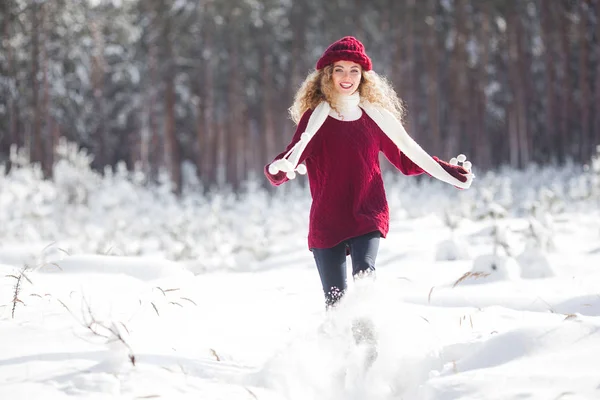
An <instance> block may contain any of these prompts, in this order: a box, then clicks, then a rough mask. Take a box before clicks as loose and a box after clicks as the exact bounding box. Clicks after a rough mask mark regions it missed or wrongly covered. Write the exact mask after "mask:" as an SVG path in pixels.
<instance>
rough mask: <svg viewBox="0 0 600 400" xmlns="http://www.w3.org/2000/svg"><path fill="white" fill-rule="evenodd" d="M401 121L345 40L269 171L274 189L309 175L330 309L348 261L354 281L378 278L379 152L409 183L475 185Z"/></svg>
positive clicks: (354, 45)
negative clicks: (417, 179) (422, 178)
mask: <svg viewBox="0 0 600 400" xmlns="http://www.w3.org/2000/svg"><path fill="white" fill-rule="evenodd" d="M402 113H403V109H402V106H401V102H400V100H399V99H398V96H397V95H396V93H395V91H394V89H393V88H392V87H391V85H390V84H389V83H388V82H387V81H386V80H385V79H384V78H382V77H380V76H379V75H377V74H376V73H375V72H374V71H372V64H371V59H370V58H369V57H368V56H367V54H366V53H365V49H364V46H363V44H362V43H361V42H359V41H358V40H357V39H355V38H354V37H351V36H347V37H344V38H342V39H340V40H338V41H337V42H335V43H333V44H331V45H330V46H329V47H328V48H327V49H326V50H325V52H324V53H323V55H322V56H321V58H320V59H319V60H318V62H317V65H316V70H315V71H314V72H312V73H311V74H309V75H308V77H307V78H306V80H305V81H304V83H303V84H302V86H301V87H300V89H299V90H298V92H297V93H296V96H295V99H294V104H293V105H292V107H291V108H290V114H291V116H292V119H293V120H294V122H295V123H297V124H298V125H297V129H296V133H295V134H294V137H293V139H292V141H291V143H290V144H289V145H288V147H287V149H286V150H285V151H284V152H283V153H281V154H279V155H278V156H277V157H276V158H275V160H274V162H272V163H271V164H269V165H267V166H266V167H265V175H266V176H267V178H268V179H269V181H270V182H271V183H272V184H273V185H275V186H278V185H281V184H282V183H284V182H286V181H287V180H289V179H293V178H294V177H295V175H296V172H298V173H300V174H304V173H306V172H308V179H309V184H310V191H311V195H312V200H313V201H312V206H311V210H310V222H309V234H308V247H309V249H310V250H311V251H312V253H313V256H314V259H315V262H316V264H317V269H318V271H319V275H320V277H321V283H322V285H323V291H324V293H325V302H326V306H327V308H329V307H331V306H333V305H335V304H336V302H337V301H338V300H339V299H340V298H341V296H342V295H343V293H344V291H345V290H346V287H347V284H346V257H347V255H348V254H349V255H350V256H351V258H352V267H353V268H352V269H353V270H352V275H353V276H354V277H357V276H359V275H364V274H366V275H371V274H373V273H374V271H375V259H376V257H377V251H378V247H379V239H380V238H381V237H384V238H385V237H386V235H387V233H388V230H389V209H388V204H387V201H386V196H385V190H384V186H383V179H382V176H381V169H380V166H379V152H383V154H384V155H385V156H386V158H387V159H388V160H389V161H390V162H391V163H392V164H393V165H394V166H395V167H396V168H398V169H399V170H400V171H401V172H402V173H403V174H405V175H419V174H422V173H424V172H426V173H428V174H429V175H431V176H434V177H435V178H437V179H440V180H442V181H445V182H447V183H450V184H452V185H454V186H457V187H459V188H465V189H466V188H468V187H469V186H470V184H471V181H472V179H473V177H474V176H473V175H472V174H471V173H470V163H468V162H466V163H464V164H463V165H464V167H463V166H459V165H454V164H450V163H446V162H444V161H442V160H439V159H438V158H437V157H430V156H429V155H427V153H425V151H423V150H422V149H421V148H420V146H419V145H418V144H416V142H414V140H412V139H411V138H410V136H408V134H407V133H406V131H405V130H404V128H403V127H402V124H401V123H400V120H401V119H402ZM462 157H464V156H462ZM462 161H464V158H463V160H462ZM301 163H305V164H306V166H304V165H302V164H301ZM465 167H466V168H465Z"/></svg>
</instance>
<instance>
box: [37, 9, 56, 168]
mask: <svg viewBox="0 0 600 400" xmlns="http://www.w3.org/2000/svg"><path fill="white" fill-rule="evenodd" d="M49 7H50V3H45V4H43V5H42V10H41V11H42V21H41V24H40V25H41V28H42V32H43V35H44V36H43V38H44V40H43V42H42V65H41V66H42V83H43V84H42V88H43V99H42V113H43V114H42V117H41V120H42V121H43V130H42V131H41V133H42V143H43V147H44V154H43V155H42V169H43V171H44V176H45V177H46V178H51V177H52V175H53V165H54V140H53V123H52V117H51V115H50V84H49V82H48V64H49V61H48V51H47V43H46V41H47V38H48V36H49V35H48V32H49V27H48V19H49V18H48V14H49V12H50V11H49V10H48V8H49Z"/></svg>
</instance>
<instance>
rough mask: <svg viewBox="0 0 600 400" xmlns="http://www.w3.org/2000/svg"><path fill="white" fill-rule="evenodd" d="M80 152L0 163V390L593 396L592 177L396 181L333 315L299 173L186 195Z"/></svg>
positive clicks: (597, 326)
mask: <svg viewBox="0 0 600 400" xmlns="http://www.w3.org/2000/svg"><path fill="white" fill-rule="evenodd" d="M78 157H79V158H78ZM67 158H68V160H67ZM83 158H84V157H83V156H82V155H79V156H75V155H73V154H71V155H69V156H68V157H65V163H62V164H61V163H59V164H58V165H57V168H56V171H57V173H56V176H55V182H47V181H42V180H41V178H40V177H39V173H38V172H36V171H35V170H34V169H32V168H31V167H29V166H27V165H25V163H24V164H23V166H22V167H18V168H17V167H15V168H14V169H13V170H12V171H11V173H10V174H8V175H7V174H0V185H1V190H0V332H1V337H2V340H1V341H0V399H11V400H19V399H44V400H54V399H152V398H157V399H211V400H212V399H227V400H230V399H249V400H252V399H260V400H262V399H265V400H269V399H293V400H299V399H302V400H309V399H319V400H337V399H340V400H341V399H357V400H358V399H369V400H378V399H381V400H384V399H385V400H387V399H426V400H434V399H435V400H450V399H503V400H505V399H519V400H523V399H598V398H600V367H599V360H600V318H599V316H600V213H599V211H598V198H599V197H598V196H597V195H598V192H597V191H596V192H594V190H597V188H598V186H594V185H597V181H594V179H595V178H594V176H593V175H589V174H587V175H586V174H584V173H581V174H578V173H577V172H576V170H577V169H576V168H575V167H573V168H570V169H569V168H565V169H562V170H552V169H548V170H536V169H534V170H530V171H526V172H522V173H516V172H513V171H502V172H500V173H496V174H485V175H482V176H478V178H477V180H476V181H475V183H474V185H473V188H471V189H470V190H468V191H459V190H456V189H454V188H452V187H450V186H448V185H445V186H444V185H442V184H438V183H435V182H432V181H431V179H428V178H424V179H416V178H408V177H403V176H398V174H392V175H391V176H392V178H388V183H387V189H388V199H389V202H390V207H391V213H392V222H391V231H390V234H389V236H388V238H387V239H385V240H383V241H382V243H381V246H380V253H379V257H378V263H377V268H378V270H377V271H378V272H377V279H376V280H375V281H374V282H372V281H361V282H357V283H354V282H350V285H351V287H350V291H349V292H348V295H347V296H346V297H345V298H344V301H343V302H342V304H340V306H339V308H338V309H337V310H335V311H333V312H330V313H326V312H325V310H324V308H323V301H322V293H321V288H320V281H319V278H318V275H317V271H316V268H315V267H314V262H313V260H312V256H311V253H310V252H309V251H308V250H307V249H306V225H307V218H308V207H309V204H310V199H309V198H308V191H307V189H305V188H302V187H300V185H299V184H298V182H294V183H290V184H288V185H284V186H283V187H281V188H278V190H277V191H276V192H274V194H272V195H270V194H268V193H267V192H265V191H263V190H259V189H257V188H256V187H255V186H252V185H251V186H250V187H249V189H248V193H247V194H245V195H243V196H242V197H241V198H237V199H236V198H235V197H234V196H230V195H226V194H223V193H220V194H214V193H213V194H209V195H207V196H203V195H200V194H199V193H195V192H193V191H191V190H187V191H186V194H185V195H184V197H183V199H182V200H176V199H174V198H173V197H172V196H170V195H169V194H168V190H167V189H165V187H164V186H159V187H156V188H153V189H148V188H144V187H142V186H140V185H138V184H137V183H136V179H138V178H136V176H131V175H128V174H125V173H124V172H123V171H121V172H117V173H115V174H114V175H112V176H109V177H107V178H104V179H100V177H99V176H97V175H95V174H94V173H92V172H91V171H89V169H87V168H86V167H85V165H83V166H82V165H81V164H78V161H77V160H80V161H81V162H83V164H85V160H84V159H83ZM82 160H83V161H82ZM574 171H575V172H574ZM534 178H535V179H534ZM17 285H18V289H16V287H17ZM15 293H16V294H15ZM363 319H368V320H369V321H371V322H372V323H373V325H374V327H375V333H376V335H377V352H378V357H377V359H376V360H375V362H374V363H373V364H372V365H371V366H370V367H369V368H367V367H366V365H368V364H367V362H366V358H367V356H366V355H367V351H366V350H367V349H366V347H365V346H364V345H357V344H356V343H355V341H354V338H353V335H352V332H351V326H352V324H353V322H355V321H356V320H363Z"/></svg>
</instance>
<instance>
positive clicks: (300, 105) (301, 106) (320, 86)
mask: <svg viewBox="0 0 600 400" xmlns="http://www.w3.org/2000/svg"><path fill="white" fill-rule="evenodd" d="M332 74H333V65H328V66H326V67H324V68H322V69H319V70H315V71H313V72H311V73H310V74H308V76H307V77H306V79H305V80H304V82H302V85H301V86H300V89H298V91H297V92H296V95H295V96H294V103H293V104H292V106H291V107H290V108H289V113H290V116H291V118H292V120H293V121H294V123H296V124H298V122H300V118H302V115H303V114H304V113H305V112H306V111H307V110H309V109H311V110H314V109H315V107H316V106H318V105H319V103H320V102H322V101H327V102H328V103H329V104H330V105H331V108H333V109H334V110H336V111H338V110H337V108H336V101H335V100H336V97H337V96H336V95H335V89H334V88H333V79H332V78H331V75H332ZM361 75H362V79H361V81H360V84H359V85H358V93H359V94H360V98H361V101H364V100H367V101H369V102H370V103H373V104H376V105H379V106H381V107H383V108H385V109H387V110H388V111H390V112H391V113H392V114H394V115H395V116H396V118H398V120H399V121H402V120H403V118H404V115H405V113H406V110H405V108H404V105H403V104H402V100H400V98H399V97H398V95H397V94H396V91H395V90H394V88H393V87H392V84H391V83H390V82H389V81H388V80H387V79H386V78H385V77H383V76H381V75H379V74H377V73H376V72H375V71H372V70H371V71H365V70H362V72H361Z"/></svg>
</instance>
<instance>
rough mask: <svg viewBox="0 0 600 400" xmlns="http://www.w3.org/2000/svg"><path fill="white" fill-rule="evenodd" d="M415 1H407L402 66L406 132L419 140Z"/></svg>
mask: <svg viewBox="0 0 600 400" xmlns="http://www.w3.org/2000/svg"><path fill="white" fill-rule="evenodd" d="M414 19H415V0H407V1H406V14H405V16H404V25H406V32H405V34H406V42H405V43H406V47H405V51H404V57H403V59H402V64H403V65H404V66H405V67H404V69H403V72H402V74H403V75H404V76H403V79H404V82H405V84H404V85H403V88H404V91H405V99H406V103H407V108H408V114H407V120H406V130H407V131H408V132H409V134H410V135H411V136H412V137H413V138H415V139H416V140H418V137H417V135H418V131H417V124H416V123H417V118H416V117H417V115H418V113H419V110H418V106H417V102H416V84H417V80H416V71H415V62H416V59H415V51H414V50H415V34H414V30H415V26H414Z"/></svg>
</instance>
